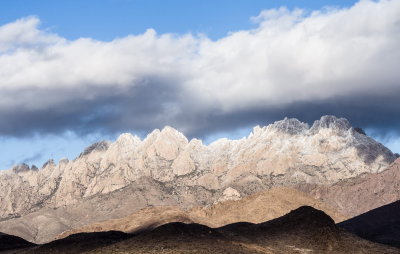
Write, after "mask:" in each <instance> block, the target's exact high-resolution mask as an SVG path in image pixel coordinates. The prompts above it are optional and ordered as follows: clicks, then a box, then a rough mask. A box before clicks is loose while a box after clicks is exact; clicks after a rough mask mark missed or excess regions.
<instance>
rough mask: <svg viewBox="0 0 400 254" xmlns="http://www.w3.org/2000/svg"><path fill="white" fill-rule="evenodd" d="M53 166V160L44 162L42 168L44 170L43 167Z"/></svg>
mask: <svg viewBox="0 0 400 254" xmlns="http://www.w3.org/2000/svg"><path fill="white" fill-rule="evenodd" d="M54 165H56V164H55V163H54V160H53V159H50V160H48V161H46V162H45V163H44V164H43V166H42V168H45V167H47V166H54Z"/></svg>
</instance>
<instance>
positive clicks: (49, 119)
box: [0, 0, 400, 137]
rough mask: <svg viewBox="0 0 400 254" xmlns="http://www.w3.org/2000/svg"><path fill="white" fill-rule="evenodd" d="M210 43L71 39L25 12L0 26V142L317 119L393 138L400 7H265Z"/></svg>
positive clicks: (399, 92) (195, 132) (172, 37)
mask: <svg viewBox="0 0 400 254" xmlns="http://www.w3.org/2000/svg"><path fill="white" fill-rule="evenodd" d="M252 20H253V21H254V22H255V28H254V29H251V30H244V31H236V32H232V33H230V34H228V35H227V36H226V37H224V38H221V39H219V40H216V41H213V40H210V39H209V38H207V36H205V35H193V34H185V35H176V34H161V35H160V34H157V33H156V31H154V30H152V29H149V30H147V31H146V32H145V33H143V34H139V35H130V36H126V37H122V38H117V39H115V40H112V41H98V40H95V39H91V38H80V39H78V40H68V39H66V38H63V37H61V36H59V35H57V34H54V33H52V32H51V31H48V30H46V29H42V28H41V27H40V20H39V19H38V18H37V17H27V18H23V19H20V20H17V21H15V22H13V23H10V24H6V25H3V26H1V27H0V66H1V68H0V119H2V120H1V121H0V136H13V137H18V136H26V135H31V134H57V133H64V132H66V131H73V132H76V133H79V134H87V133H92V132H99V131H100V132H104V133H118V132H122V131H148V130H151V129H153V128H160V127H163V126H164V125H172V126H174V127H176V128H178V129H180V130H181V131H183V132H184V133H185V134H186V135H188V136H200V137H202V136H204V135H207V134H209V133H212V132H217V131H224V130H231V129H235V128H240V127H243V126H251V125H254V124H265V123H266V122H269V121H272V120H276V119H279V118H282V117H285V116H289V117H298V118H299V119H301V120H304V121H312V120H315V119H317V118H319V117H320V116H321V115H322V114H336V115H338V116H344V117H347V118H348V119H349V120H350V121H351V122H352V123H353V124H354V125H358V126H362V127H364V128H374V129H380V130H382V131H391V132H393V131H397V132H398V133H400V128H399V127H400V117H399V116H400V98H399V97H400V72H399V70H398V68H399V64H400V1H396V0H383V1H378V2H376V1H360V2H358V3H357V4H355V5H354V6H352V7H350V8H346V9H334V8H326V9H323V10H319V11H314V12H311V13H307V12H306V11H304V10H301V9H296V10H288V9H286V8H279V9H272V10H266V11H262V12H261V13H260V15H259V16H257V17H253V18H252Z"/></svg>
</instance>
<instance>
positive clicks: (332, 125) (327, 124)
mask: <svg viewBox="0 0 400 254" xmlns="http://www.w3.org/2000/svg"><path fill="white" fill-rule="evenodd" d="M350 128H351V125H350V123H349V121H348V120H347V119H346V118H342V117H341V118H338V117H336V116H332V115H326V116H322V117H321V119H320V120H316V121H315V122H314V124H313V125H312V127H311V129H310V130H311V132H312V133H314V132H318V131H319V130H321V129H334V130H339V131H347V130H348V129H350Z"/></svg>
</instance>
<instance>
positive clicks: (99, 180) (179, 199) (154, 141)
mask: <svg viewBox="0 0 400 254" xmlns="http://www.w3.org/2000/svg"><path fill="white" fill-rule="evenodd" d="M394 159H395V155H394V154H393V153H392V152H391V151H390V150H388V149H387V148H386V147H384V146H383V145H382V144H380V143H378V142H376V141H374V140H373V139H371V138H370V137H368V136H366V135H364V134H362V133H360V132H359V131H357V130H355V129H354V128H352V127H351V126H350V124H349V122H348V121H347V120H346V119H343V118H336V117H334V116H324V117H322V118H321V119H320V120H317V121H315V123H314V124H313V125H312V127H311V128H310V127H309V126H308V125H307V124H306V123H302V122H300V121H299V120H297V119H288V118H285V119H284V120H282V121H277V122H275V123H273V124H271V125H268V126H265V127H259V126H257V127H255V128H254V129H253V131H252V133H251V134H250V135H249V136H248V137H246V138H243V139H240V140H228V139H220V140H217V141H215V142H213V143H211V144H209V145H204V144H203V143H202V142H201V141H200V140H197V139H192V140H190V141H189V140H188V139H187V138H186V137H185V136H184V135H183V134H182V133H180V132H178V131H177V130H175V129H173V128H171V127H165V128H164V129H162V130H154V131H153V132H152V133H150V134H149V135H148V136H147V137H146V138H145V139H144V140H141V139H140V138H138V137H136V136H133V135H131V134H128V133H127V134H122V135H121V136H120V137H119V138H118V139H117V140H116V141H115V142H112V143H111V142H106V141H104V142H99V143H96V144H94V145H92V146H90V147H88V148H87V149H85V151H84V152H83V153H82V154H81V155H80V156H79V157H78V158H76V159H75V160H72V161H68V160H65V159H63V160H61V161H60V162H59V163H58V164H55V163H54V162H53V161H49V162H48V163H45V165H43V167H42V168H41V169H40V170H25V169H26V167H21V168H17V169H16V170H8V171H2V172H0V188H1V189H2V192H1V193H0V219H1V220H3V221H6V220H10V219H13V220H16V219H18V218H19V217H21V218H27V217H29V215H30V214H33V213H34V212H36V214H40V211H52V210H63V209H64V210H63V211H64V212H65V213H66V214H67V213H68V211H70V210H68V209H73V207H79V206H85V207H86V205H84V204H91V205H90V206H87V209H89V210H90V209H93V208H94V207H95V206H96V205H98V203H103V202H108V200H105V197H108V196H110V195H116V200H118V195H117V194H116V193H119V195H120V196H124V195H122V194H123V193H125V192H126V191H127V190H128V189H131V187H130V186H136V187H135V188H134V191H132V193H131V194H130V195H132V198H134V199H135V200H136V201H135V202H134V203H133V204H132V205H131V206H129V207H130V208H129V209H130V210H129V211H127V212H126V214H125V215H128V214H130V213H133V212H135V211H138V210H140V209H143V208H146V207H150V206H162V205H176V206H178V207H180V208H182V209H186V210H187V209H191V208H193V207H197V206H207V205H212V204H215V203H218V202H221V201H225V200H235V199H240V198H243V197H246V196H248V195H251V194H254V193H257V192H260V191H262V190H266V189H270V188H273V187H293V186H298V185H303V184H308V185H312V184H317V185H326V186H329V185H332V184H335V183H337V182H340V181H342V180H344V179H350V178H354V177H357V176H360V175H362V174H365V173H379V172H382V171H384V170H385V169H386V168H387V167H388V165H390V163H392V162H393V161H394ZM139 186H143V187H141V188H139ZM131 190H132V189H131ZM103 199H104V200H103ZM91 200H92V201H93V200H97V202H98V203H90V202H92V201H91ZM116 204H118V202H116ZM91 206H94V207H91ZM67 208H68V209H67ZM65 209H67V210H65ZM116 210H118V208H117V207H110V208H109V210H108V211H107V213H108V214H111V215H112V214H113V213H114V212H115V211H116ZM64 212H63V213H64ZM87 216H89V217H90V216H91V215H90V214H88V215H87ZM65 217H66V219H65V220H64V221H60V223H59V224H57V225H58V226H57V230H58V229H64V230H66V229H69V227H70V225H72V224H73V223H72V222H68V220H70V219H71V220H72V219H73V218H72V217H71V216H67V215H66V216H65ZM68 218H69V219H68ZM99 218H100V217H99ZM99 218H96V219H99ZM46 220H47V219H44V218H43V217H41V218H40V220H37V221H38V224H37V225H36V226H35V227H39V225H42V224H43V223H45V222H46ZM39 222H40V223H39ZM91 222H94V221H91ZM21 223H22V222H21ZM41 223H42V224H41ZM6 226H7V223H5V222H4V223H1V225H0V231H1V230H2V228H4V227H6ZM35 227H33V228H35ZM8 230H12V229H10V228H8ZM7 232H9V231H7ZM36 235H40V233H38V232H36ZM43 239H44V238H43Z"/></svg>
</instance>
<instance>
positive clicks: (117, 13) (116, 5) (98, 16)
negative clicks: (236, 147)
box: [0, 0, 356, 40]
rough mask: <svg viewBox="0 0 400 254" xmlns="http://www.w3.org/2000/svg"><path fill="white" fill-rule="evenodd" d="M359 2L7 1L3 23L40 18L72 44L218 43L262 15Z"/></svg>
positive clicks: (0, 15) (0, 17)
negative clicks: (180, 38) (132, 40)
mask: <svg viewBox="0 0 400 254" xmlns="http://www.w3.org/2000/svg"><path fill="white" fill-rule="evenodd" d="M355 2H356V1H349V0H325V1H314V0H313V1H298V0H292V1H288V0H286V1H265V0H250V1H248V0H247V1H246V0H235V1H231V0H218V1H210V0H201V1H188V0H167V1H165V0H150V1H149V0H103V1H95V0H85V1H81V0H64V1H51V0H46V1H44V0H37V1H24V0H14V1H3V2H2V3H1V5H2V8H1V10H0V23H1V24H5V23H9V22H12V21H15V20H16V19H19V18H21V17H26V16H30V15H36V16H38V17H40V20H41V22H42V27H45V28H46V29H51V30H52V31H54V32H56V33H57V34H60V35H62V36H63V37H65V38H68V39H71V40H72V39H77V38H81V37H90V38H95V39H98V40H113V39H115V38H116V37H123V36H126V35H129V34H139V33H143V32H144V31H145V30H146V29H148V28H153V29H155V30H156V31H157V32H158V33H161V34H162V33H179V34H182V33H205V34H207V36H209V37H210V38H213V39H218V38H221V37H223V36H225V35H226V34H227V33H228V32H230V31H236V30H241V29H248V28H250V27H253V26H254V24H253V23H252V22H251V21H250V17H252V16H257V15H258V14H259V13H260V12H261V11H262V10H265V9H271V8H277V7H280V6H286V7H288V8H296V7H298V8H303V9H307V10H314V9H320V8H322V7H324V6H335V7H348V6H351V5H353V4H354V3H355Z"/></svg>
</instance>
